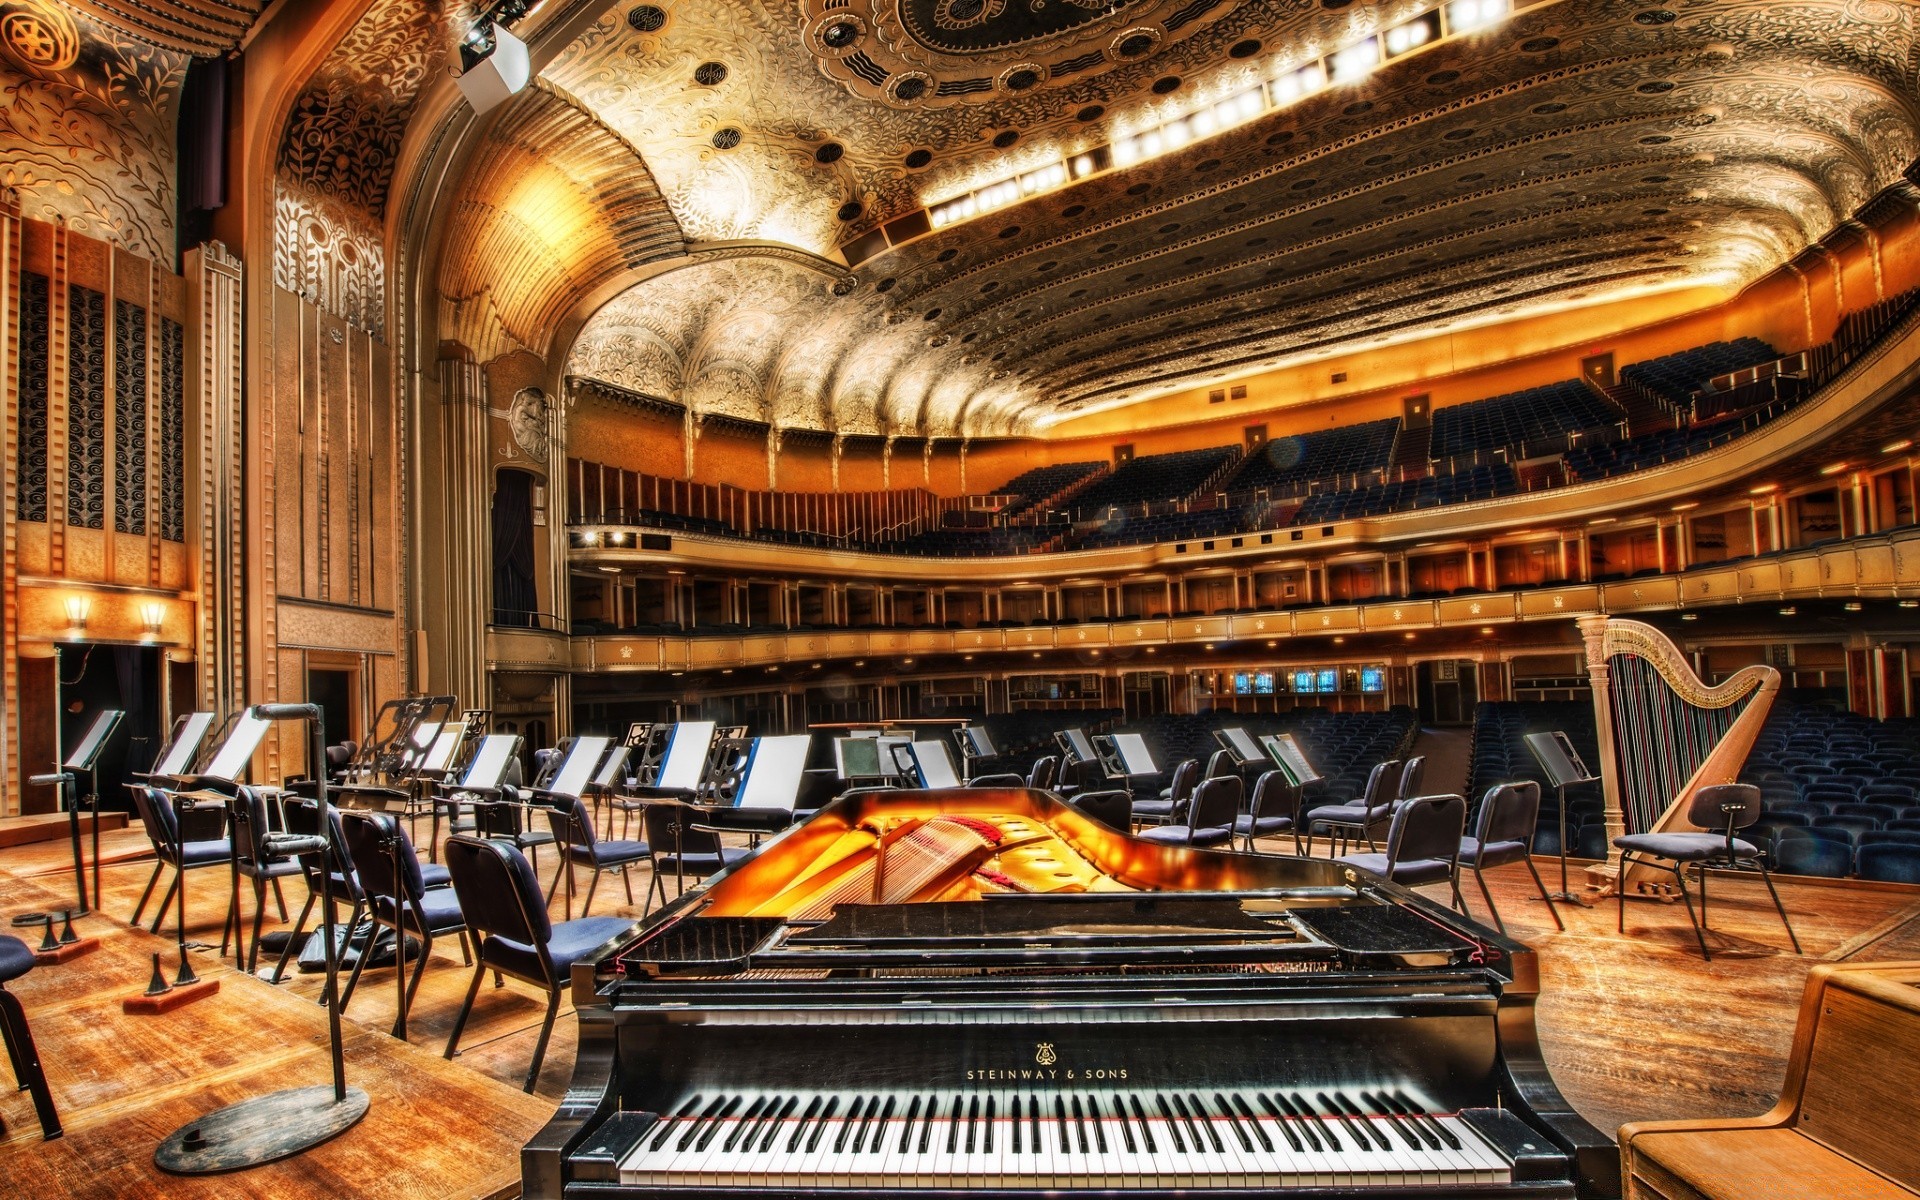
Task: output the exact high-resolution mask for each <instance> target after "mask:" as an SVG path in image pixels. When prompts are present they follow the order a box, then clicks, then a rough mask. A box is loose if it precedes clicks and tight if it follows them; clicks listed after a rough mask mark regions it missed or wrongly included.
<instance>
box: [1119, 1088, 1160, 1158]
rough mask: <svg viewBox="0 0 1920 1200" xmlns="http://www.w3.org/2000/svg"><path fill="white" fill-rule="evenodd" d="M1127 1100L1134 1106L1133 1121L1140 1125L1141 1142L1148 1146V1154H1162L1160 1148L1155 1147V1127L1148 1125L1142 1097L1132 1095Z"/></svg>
mask: <svg viewBox="0 0 1920 1200" xmlns="http://www.w3.org/2000/svg"><path fill="white" fill-rule="evenodd" d="M1127 1099H1128V1100H1129V1101H1131V1102H1132V1104H1133V1119H1134V1120H1135V1121H1138V1122H1139V1123H1140V1140H1141V1142H1142V1143H1143V1144H1144V1145H1145V1146H1146V1148H1147V1153H1148V1154H1158V1153H1160V1147H1159V1146H1157V1145H1155V1144H1154V1141H1153V1127H1152V1126H1150V1125H1148V1124H1147V1114H1146V1112H1145V1110H1143V1109H1142V1108H1141V1107H1140V1097H1139V1096H1138V1095H1130V1096H1128V1097H1127Z"/></svg>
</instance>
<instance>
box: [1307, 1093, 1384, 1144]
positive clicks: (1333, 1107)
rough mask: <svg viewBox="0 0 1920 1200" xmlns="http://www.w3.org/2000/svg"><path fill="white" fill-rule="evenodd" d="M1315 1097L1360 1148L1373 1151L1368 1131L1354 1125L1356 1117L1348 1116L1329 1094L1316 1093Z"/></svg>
mask: <svg viewBox="0 0 1920 1200" xmlns="http://www.w3.org/2000/svg"><path fill="white" fill-rule="evenodd" d="M1315 1096H1317V1098H1319V1102H1321V1108H1325V1110H1327V1112H1329V1114H1331V1116H1332V1119H1336V1121H1340V1125H1342V1127H1344V1129H1346V1131H1348V1135H1350V1137H1352V1139H1354V1140H1356V1142H1359V1148H1361V1150H1373V1142H1371V1140H1367V1131H1365V1129H1361V1127H1359V1125H1356V1123H1354V1117H1350V1116H1346V1110H1344V1108H1340V1104H1336V1102H1334V1098H1332V1096H1329V1094H1327V1092H1315ZM1308 1112H1311V1110H1308Z"/></svg>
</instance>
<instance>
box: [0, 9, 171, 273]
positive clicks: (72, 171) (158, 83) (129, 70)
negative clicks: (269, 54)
mask: <svg viewBox="0 0 1920 1200" xmlns="http://www.w3.org/2000/svg"><path fill="white" fill-rule="evenodd" d="M129 11H133V10H132V9H131V8H130V9H129ZM203 52H204V51H203ZM187 62H188V56H187V55H186V54H183V53H180V52H179V51H177V50H172V49H159V48H156V45H155V44H150V43H148V42H145V41H141V40H138V38H136V37H135V36H133V35H131V34H129V33H126V32H122V31H121V30H120V29H117V28H114V27H112V26H110V25H107V24H103V23H101V22H99V21H96V20H94V19H93V18H92V17H89V16H87V15H85V13H82V12H76V11H75V9H73V8H72V7H69V6H68V5H67V4H64V3H62V2H60V0H7V2H6V3H0V186H10V187H12V188H13V189H15V191H17V192H18V193H19V196H20V205H21V209H22V211H23V213H24V214H25V215H26V216H28V217H34V218H38V219H40V220H46V221H54V220H62V221H65V222H67V223H68V225H69V226H70V227H71V228H72V229H74V230H75V231H76V232H79V233H85V234H88V235H90V236H93V237H97V238H101V239H104V240H106V241H111V242H113V243H115V244H117V245H120V246H123V247H125V248H126V249H128V250H131V251H132V252H134V253H135V254H138V255H141V256H142V257H144V258H148V259H153V260H155V261H159V262H171V261H172V260H173V254H174V219H175V193H174V113H175V110H176V108H177V107H178V98H179V89H180V82H181V79H182V78H183V77H184V76H185V73H186V68H187Z"/></svg>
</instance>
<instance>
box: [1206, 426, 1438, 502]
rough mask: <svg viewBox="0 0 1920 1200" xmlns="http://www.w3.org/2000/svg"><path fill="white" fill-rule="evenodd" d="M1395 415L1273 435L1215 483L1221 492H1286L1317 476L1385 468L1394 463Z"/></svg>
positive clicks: (1396, 432) (1396, 428)
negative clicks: (1382, 419)
mask: <svg viewBox="0 0 1920 1200" xmlns="http://www.w3.org/2000/svg"><path fill="white" fill-rule="evenodd" d="M1399 435H1400V418H1399V417H1389V418H1387V419H1386V420H1384V421H1368V422H1367V423H1366V424H1364V425H1344V426H1341V427H1340V428H1338V429H1318V430H1315V431H1314V432H1312V433H1305V434H1301V435H1299V436H1297V437H1281V438H1275V439H1273V440H1272V441H1270V442H1268V443H1267V444H1266V445H1264V446H1261V447H1260V448H1259V449H1257V450H1253V451H1251V452H1249V453H1248V454H1247V459H1246V462H1244V463H1242V464H1241V466H1240V469H1239V470H1237V471H1235V472H1234V473H1233V474H1232V475H1230V476H1228V477H1227V478H1226V479H1225V480H1224V481H1222V482H1221V484H1220V489H1219V490H1220V491H1223V492H1247V491H1256V490H1260V489H1266V490H1268V491H1272V492H1278V493H1289V494H1290V493H1291V492H1292V490H1294V489H1296V488H1298V487H1299V486H1300V485H1301V484H1305V483H1308V482H1311V481H1313V480H1316V479H1328V480H1333V479H1340V478H1343V477H1348V476H1353V475H1364V474H1366V473H1367V472H1369V471H1380V470H1385V469H1386V467H1387V466H1388V464H1389V463H1391V462H1392V461H1393V445H1394V439H1396V438H1397V437H1399Z"/></svg>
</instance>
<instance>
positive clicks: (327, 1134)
mask: <svg viewBox="0 0 1920 1200" xmlns="http://www.w3.org/2000/svg"><path fill="white" fill-rule="evenodd" d="M254 714H255V715H256V716H258V717H261V718H264V719H265V720H269V721H305V722H306V723H307V727H308V730H309V731H310V733H311V747H310V753H311V755H312V758H311V761H312V762H313V763H315V764H316V769H315V771H314V775H315V792H316V795H317V796H318V798H319V816H320V832H319V833H318V834H317V835H306V834H292V833H273V834H268V835H267V836H266V844H267V849H268V851H269V852H271V853H272V854H274V855H276V856H279V855H297V854H317V855H319V856H320V913H321V924H320V929H321V940H322V942H323V943H324V945H325V947H326V957H327V981H326V987H325V989H324V990H323V992H322V993H321V1003H323V1004H325V1005H326V1008H327V1040H328V1049H329V1054H330V1060H331V1064H332V1067H333V1084H332V1086H331V1087H325V1086H321V1087H304V1088H289V1089H287V1090H285V1091H279V1092H272V1093H269V1094H268V1095H265V1096H256V1097H254V1098H253V1099H251V1100H242V1101H239V1102H238V1103H235V1104H229V1105H228V1106H227V1107H225V1108H222V1109H219V1110H218V1111H216V1112H211V1113H208V1114H207V1115H206V1116H204V1117H201V1118H199V1119H198V1120H195V1121H189V1122H188V1123H187V1124H185V1125H183V1126H181V1127H180V1128H179V1129H176V1130H174V1132H173V1133H171V1134H169V1135H168V1136H167V1139H166V1140H165V1141H163V1142H161V1143H160V1147H159V1149H157V1150H155V1151H154V1152H153V1160H154V1163H155V1165H156V1166H158V1167H159V1168H160V1169H161V1170H163V1171H167V1172H170V1173H172V1174H175V1175H213V1174H219V1173H222V1172H226V1171H240V1170H245V1169H246V1168H248V1167H258V1166H263V1165H265V1164H267V1163H270V1162H278V1161H279V1160H281V1159H283V1158H290V1157H292V1156H293V1155H296V1154H299V1153H302V1152H303V1151H306V1150H310V1149H312V1148H313V1147H315V1146H318V1145H320V1144H321V1143H323V1142H326V1141H330V1140H331V1139H333V1138H335V1137H338V1136H339V1135H340V1134H342V1133H345V1132H346V1131H347V1130H349V1129H351V1128H352V1127H353V1126H354V1125H355V1124H356V1123H358V1122H359V1120H360V1118H362V1117H364V1116H366V1115H367V1107H368V1105H369V1103H370V1100H369V1098H368V1096H367V1093H366V1092H365V1091H363V1090H362V1089H360V1088H350V1087H348V1086H347V1069H346V1058H345V1053H344V1050H343V1048H342V1044H341V1034H340V993H339V982H340V950H339V945H338V942H337V941H336V939H335V937H334V933H333V926H334V919H335V913H334V902H333V882H332V878H333V857H334V847H333V844H332V843H333V811H332V805H331V803H330V802H329V800H328V798H327V775H326V771H325V768H324V758H323V755H324V751H325V747H324V746H323V745H322V742H323V740H324V735H323V733H322V720H323V718H322V714H321V712H320V707H319V706H318V705H316V704H263V705H259V706H257V707H256V708H255V709H254Z"/></svg>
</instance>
